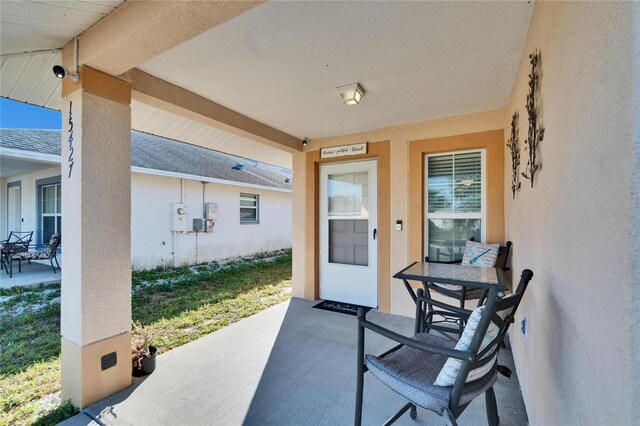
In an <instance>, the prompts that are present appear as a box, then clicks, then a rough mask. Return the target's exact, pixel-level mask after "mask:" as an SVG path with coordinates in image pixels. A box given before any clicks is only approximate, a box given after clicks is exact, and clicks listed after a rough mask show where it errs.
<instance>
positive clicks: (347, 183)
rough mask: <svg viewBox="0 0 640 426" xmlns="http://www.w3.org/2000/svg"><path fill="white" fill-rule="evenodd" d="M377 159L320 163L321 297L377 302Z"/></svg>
mask: <svg viewBox="0 0 640 426" xmlns="http://www.w3.org/2000/svg"><path fill="white" fill-rule="evenodd" d="M377 166H378V162H377V160H367V161H357V162H351V163H339V164H329V165H324V166H321V167H320V230H319V231H320V298H322V299H328V300H335V301H338V302H346V303H354V304H358V305H363V306H371V307H377V306H378V236H377V233H378V231H377V228H378V177H377V168H378V167H377Z"/></svg>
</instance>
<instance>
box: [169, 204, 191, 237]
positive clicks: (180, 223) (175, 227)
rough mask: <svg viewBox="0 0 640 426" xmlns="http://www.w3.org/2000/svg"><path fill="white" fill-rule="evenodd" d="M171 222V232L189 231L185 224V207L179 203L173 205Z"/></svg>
mask: <svg viewBox="0 0 640 426" xmlns="http://www.w3.org/2000/svg"><path fill="white" fill-rule="evenodd" d="M172 208H173V219H172V220H173V222H172V226H171V230H172V231H176V232H187V231H188V230H189V227H188V224H187V205H186V204H181V203H173V204H172Z"/></svg>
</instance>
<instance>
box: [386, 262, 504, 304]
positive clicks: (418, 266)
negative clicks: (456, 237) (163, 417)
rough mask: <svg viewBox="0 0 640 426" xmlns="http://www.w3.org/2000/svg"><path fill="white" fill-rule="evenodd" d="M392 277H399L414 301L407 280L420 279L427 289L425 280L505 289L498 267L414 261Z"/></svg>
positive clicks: (496, 289)
mask: <svg viewBox="0 0 640 426" xmlns="http://www.w3.org/2000/svg"><path fill="white" fill-rule="evenodd" d="M393 278H398V279H401V280H402V282H403V283H404V286H405V288H406V289H407V291H408V292H409V295H410V296H411V298H412V299H413V301H414V302H415V301H416V293H415V291H414V290H413V288H412V287H411V285H410V284H409V281H420V282H421V283H422V285H423V286H424V287H425V292H426V291H427V287H426V284H425V283H427V282H431V283H441V284H455V285H461V286H464V287H469V288H483V289H486V290H489V291H490V290H493V291H496V292H500V291H507V290H508V287H507V285H506V284H505V283H506V280H505V277H504V271H503V270H502V269H500V268H485V267H477V266H463V265H456V264H446V263H429V262H414V263H412V264H411V265H409V266H407V267H406V268H404V269H403V270H401V271H400V272H398V273H396V274H395V275H394V276H393Z"/></svg>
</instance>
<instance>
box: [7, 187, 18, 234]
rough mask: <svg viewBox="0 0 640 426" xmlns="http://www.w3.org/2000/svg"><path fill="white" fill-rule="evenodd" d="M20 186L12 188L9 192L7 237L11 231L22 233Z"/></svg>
mask: <svg viewBox="0 0 640 426" xmlns="http://www.w3.org/2000/svg"><path fill="white" fill-rule="evenodd" d="M20 192H21V190H20V186H10V187H9V191H8V195H9V196H8V197H7V198H8V199H7V201H8V203H7V204H8V205H7V213H8V217H7V228H8V229H7V231H8V232H7V235H9V232H11V231H16V232H18V231H20V230H21V227H22V226H21V225H22V213H21V209H20V204H21V195H20Z"/></svg>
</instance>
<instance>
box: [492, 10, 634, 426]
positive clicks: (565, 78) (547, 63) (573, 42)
mask: <svg viewBox="0 0 640 426" xmlns="http://www.w3.org/2000/svg"><path fill="white" fill-rule="evenodd" d="M632 7H633V6H632V4H631V3H630V2H629V3H607V2H603V3H579V2H578V3H555V2H538V3H537V5H536V7H535V10H534V13H533V18H532V21H531V26H530V29H529V33H528V38H527V42H526V46H525V52H524V55H523V58H522V61H521V64H520V68H519V71H518V75H517V79H516V82H515V85H514V88H513V93H512V97H511V100H510V103H509V106H508V109H507V112H508V114H507V117H506V120H505V129H507V130H506V131H505V135H508V134H509V130H508V129H509V126H510V119H511V114H512V113H513V112H514V111H519V113H520V122H519V128H520V138H521V139H520V140H521V147H524V144H523V143H522V142H523V139H524V138H526V136H527V126H528V123H527V114H526V111H525V108H524V106H525V102H526V95H527V92H528V86H527V84H528V74H529V73H530V69H531V66H530V64H529V59H528V54H529V53H531V52H532V51H533V50H534V49H539V50H540V52H541V91H540V96H539V99H540V102H541V113H540V117H541V123H542V125H543V126H544V127H545V128H546V131H545V136H544V141H543V142H542V143H541V145H540V149H539V152H538V154H539V160H540V162H541V164H542V169H541V170H540V171H539V172H538V174H536V178H535V179H536V180H535V186H534V188H531V187H530V182H529V181H527V180H524V179H522V190H521V191H520V192H519V193H518V194H517V195H516V198H515V200H513V199H512V196H511V188H510V185H509V183H510V180H511V159H510V156H509V155H508V153H506V154H505V182H506V186H505V197H504V198H505V217H506V219H505V227H506V229H505V231H506V236H507V239H510V240H511V241H513V243H514V246H513V257H512V261H513V270H514V276H516V275H517V273H518V272H520V271H522V269H523V268H530V269H532V270H533V271H534V274H535V276H534V278H533V281H532V284H531V286H530V290H529V291H528V293H527V295H526V297H525V298H524V301H523V303H522V305H521V307H520V309H519V311H518V314H517V317H516V321H517V323H516V324H519V323H520V321H521V320H522V319H523V318H524V317H526V318H527V320H528V324H529V331H528V335H527V337H526V338H525V337H524V336H523V335H522V334H521V333H520V331H519V330H518V328H517V327H514V331H513V332H512V333H511V342H512V346H513V352H514V357H515V360H516V366H517V369H518V376H519V379H520V385H521V387H522V392H523V396H524V400H525V403H526V406H527V412H528V415H529V419H530V421H531V424H558V425H561V424H584V425H586V424H593V425H596V424H597V425H603V424H617V425H623V424H631V423H633V419H632V410H631V407H632V404H634V401H633V399H632V392H631V389H632V380H633V379H634V378H635V380H637V378H638V370H637V365H634V364H633V363H632V362H631V356H632V355H631V341H632V336H631V331H630V324H631V322H632V321H633V318H632V316H631V309H630V303H629V301H630V300H631V297H630V296H631V288H632V285H633V284H632V271H631V261H632V257H631V255H630V254H631V253H632V252H633V249H632V246H633V244H634V243H633V241H634V238H635V241H636V242H637V238H638V236H637V235H636V236H635V237H632V228H631V226H632V220H633V217H634V214H635V215H637V214H638V213H637V212H638V211H637V207H636V209H634V208H633V206H632V198H631V194H632V186H634V185H635V188H636V190H637V185H638V183H637V180H636V181H635V184H634V182H633V179H632V176H633V175H632V158H633V152H632V140H633V139H632V128H633V120H632V96H633V92H634V90H633V89H634V87H633V85H632V81H633V74H632V71H633V50H632V46H633V42H632V41H633V17H632V16H633V14H632V10H631V8H632ZM636 25H637V23H636ZM636 40H637V39H636ZM637 90H638V87H637V86H636V87H635V91H636V93H637ZM636 137H637V136H636ZM527 155H528V153H527V152H526V151H524V149H522V159H523V160H522V164H521V170H520V171H524V168H525V167H526V163H527ZM636 155H637V154H636ZM636 164H637V162H636ZM635 176H636V177H635V179H637V171H636V174H635ZM637 279H638V277H637V276H636V277H635V280H636V281H637ZM637 284H638V283H637V282H636V283H635V285H636V286H637ZM636 317H637V315H636ZM636 320H637V318H636ZM635 404H637V400H636V401H635ZM636 421H637V419H636Z"/></svg>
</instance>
